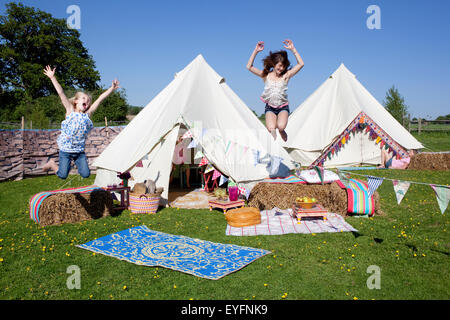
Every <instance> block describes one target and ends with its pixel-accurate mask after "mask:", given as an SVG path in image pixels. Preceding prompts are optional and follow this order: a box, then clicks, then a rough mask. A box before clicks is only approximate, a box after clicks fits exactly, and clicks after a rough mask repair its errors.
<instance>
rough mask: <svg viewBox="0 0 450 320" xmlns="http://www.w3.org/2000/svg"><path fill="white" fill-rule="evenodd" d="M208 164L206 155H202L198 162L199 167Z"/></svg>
mask: <svg viewBox="0 0 450 320" xmlns="http://www.w3.org/2000/svg"><path fill="white" fill-rule="evenodd" d="M195 159H198V158H195ZM207 164H208V159H206V157H203V158H202V160H201V161H200V163H199V164H198V166H199V167H201V166H204V165H207Z"/></svg>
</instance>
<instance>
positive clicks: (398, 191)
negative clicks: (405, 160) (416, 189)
mask: <svg viewBox="0 0 450 320" xmlns="http://www.w3.org/2000/svg"><path fill="white" fill-rule="evenodd" d="M392 184H393V185H394V191H395V196H396V197H397V204H400V202H402V199H403V197H404V196H405V194H406V192H407V191H408V188H409V185H410V183H409V182H406V181H400V180H392Z"/></svg>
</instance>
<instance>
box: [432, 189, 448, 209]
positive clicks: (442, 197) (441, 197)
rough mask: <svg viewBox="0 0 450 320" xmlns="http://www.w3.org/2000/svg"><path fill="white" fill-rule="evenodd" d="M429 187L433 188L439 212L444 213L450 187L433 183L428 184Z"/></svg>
mask: <svg viewBox="0 0 450 320" xmlns="http://www.w3.org/2000/svg"><path fill="white" fill-rule="evenodd" d="M430 187H431V188H433V190H434V193H435V194H436V199H437V202H438V204H439V209H441V213H442V214H444V212H445V210H446V209H447V206H448V201H449V199H450V188H449V187H446V186H436V185H434V184H430Z"/></svg>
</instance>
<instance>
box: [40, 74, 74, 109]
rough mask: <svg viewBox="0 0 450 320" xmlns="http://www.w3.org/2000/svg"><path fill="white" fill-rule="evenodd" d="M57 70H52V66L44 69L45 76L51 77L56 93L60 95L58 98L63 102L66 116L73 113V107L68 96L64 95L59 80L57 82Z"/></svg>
mask: <svg viewBox="0 0 450 320" xmlns="http://www.w3.org/2000/svg"><path fill="white" fill-rule="evenodd" d="M55 70H56V68H54V69H53V70H52V68H50V66H46V67H45V69H44V74H45V75H46V76H47V77H49V78H50V80H51V81H52V83H53V86H54V87H55V89H56V92H57V93H58V96H59V98H60V99H61V102H62V104H63V106H64V108H66V114H69V113H71V112H72V111H73V106H72V104H71V103H70V101H69V99H67V97H66V95H65V94H64V91H63V88H62V87H61V85H60V84H59V82H58V80H56V77H55Z"/></svg>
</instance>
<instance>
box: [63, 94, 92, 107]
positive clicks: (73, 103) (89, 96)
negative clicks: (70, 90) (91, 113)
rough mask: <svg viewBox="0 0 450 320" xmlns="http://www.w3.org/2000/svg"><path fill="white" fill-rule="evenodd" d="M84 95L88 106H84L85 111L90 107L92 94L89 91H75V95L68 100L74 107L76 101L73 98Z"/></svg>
mask: <svg viewBox="0 0 450 320" xmlns="http://www.w3.org/2000/svg"><path fill="white" fill-rule="evenodd" d="M83 94H84V95H86V96H88V98H89V104H88V107H87V108H86V111H87V110H88V109H89V108H90V107H91V103H92V96H91V95H90V94H89V93H86V92H83V91H77V92H76V93H75V95H74V96H73V97H72V98H70V99H69V102H70V103H71V104H72V107H73V108H74V109H75V107H76V103H75V100H77V99H79V98H80V97H81V95H83Z"/></svg>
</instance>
